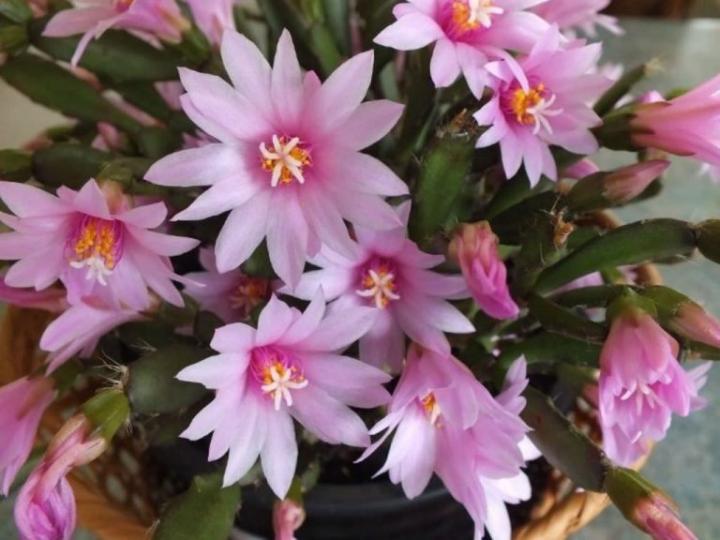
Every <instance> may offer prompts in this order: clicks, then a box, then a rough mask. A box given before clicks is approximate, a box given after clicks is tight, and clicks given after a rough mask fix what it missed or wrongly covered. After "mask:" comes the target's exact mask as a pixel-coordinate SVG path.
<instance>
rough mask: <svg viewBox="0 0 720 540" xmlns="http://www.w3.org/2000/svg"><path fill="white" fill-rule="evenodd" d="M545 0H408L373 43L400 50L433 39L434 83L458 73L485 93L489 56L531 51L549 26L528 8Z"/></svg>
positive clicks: (449, 80)
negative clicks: (486, 67)
mask: <svg viewBox="0 0 720 540" xmlns="http://www.w3.org/2000/svg"><path fill="white" fill-rule="evenodd" d="M544 1H545V0H410V1H408V2H403V3H400V4H398V5H396V6H395V8H394V10H393V13H394V15H395V17H396V18H397V21H396V22H394V23H393V24H391V25H390V26H388V27H387V28H386V29H385V30H383V31H382V32H380V34H378V36H377V37H376V38H375V43H378V44H379V45H384V46H386V47H392V48H394V49H398V50H401V51H411V50H415V49H420V48H422V47H425V46H427V45H430V44H431V43H435V49H434V51H433V56H432V61H431V62H430V75H431V77H432V80H433V82H434V83H435V86H437V87H444V86H450V85H451V84H452V83H453V82H454V81H455V79H457V78H458V76H459V75H460V73H462V74H463V75H464V76H465V79H466V80H467V82H468V84H469V85H470V89H471V90H472V91H473V92H474V93H475V94H476V95H477V96H480V95H481V94H482V89H483V87H484V86H485V83H486V78H487V77H486V73H485V70H484V66H485V64H486V63H487V62H488V59H497V58H499V57H501V58H506V57H508V56H509V54H508V53H507V52H506V51H519V52H528V51H529V50H530V49H531V48H532V46H533V45H534V44H535V42H536V41H538V40H539V39H540V37H541V36H542V35H543V34H544V33H545V31H546V30H547V29H548V28H549V25H548V23H547V22H545V21H544V20H543V19H541V18H540V17H538V16H537V15H535V14H534V13H532V12H531V11H528V8H531V7H532V6H535V5H537V4H541V3H542V2H544Z"/></svg>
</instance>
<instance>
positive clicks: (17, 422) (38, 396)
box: [0, 377, 55, 495]
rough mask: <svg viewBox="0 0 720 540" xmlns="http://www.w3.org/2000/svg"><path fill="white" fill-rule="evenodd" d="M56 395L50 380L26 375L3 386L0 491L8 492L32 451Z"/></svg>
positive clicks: (0, 401) (1, 396) (0, 394)
mask: <svg viewBox="0 0 720 540" xmlns="http://www.w3.org/2000/svg"><path fill="white" fill-rule="evenodd" d="M54 397H55V390H54V388H53V383H52V381H51V380H50V379H46V378H39V379H29V378H27V377H24V378H22V379H19V380H17V381H15V382H13V383H10V384H8V385H6V386H3V387H2V388H0V433H2V441H3V442H2V445H1V446H2V449H1V450H0V494H2V495H7V494H8V492H9V491H10V486H11V485H12V483H13V480H15V476H16V475H17V473H18V471H19V470H20V467H22V466H23V464H24V463H25V462H26V461H27V458H28V456H29V455H30V452H31V451H32V447H33V442H34V441H35V434H36V432H37V429H38V425H39V424H40V419H41V418H42V415H43V414H44V412H45V409H47V407H48V405H50V403H51V402H52V400H53V399H54Z"/></svg>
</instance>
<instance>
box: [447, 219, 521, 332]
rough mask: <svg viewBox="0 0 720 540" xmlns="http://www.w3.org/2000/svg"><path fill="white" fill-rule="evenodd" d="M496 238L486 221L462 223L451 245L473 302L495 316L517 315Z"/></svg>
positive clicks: (509, 317) (517, 311) (501, 317)
mask: <svg viewBox="0 0 720 540" xmlns="http://www.w3.org/2000/svg"><path fill="white" fill-rule="evenodd" d="M498 244H499V240H498V238H497V236H495V234H493V232H492V229H491V228H490V224H489V223H488V222H487V221H482V222H480V223H475V224H472V225H469V224H464V225H462V226H461V227H460V230H459V232H458V233H457V234H456V235H455V238H453V240H452V242H451V244H450V253H451V254H452V256H453V258H456V259H457V260H458V262H459V263H460V268H461V269H462V273H463V276H465V281H466V282H467V284H468V286H469V287H470V291H472V295H473V298H474V299H475V302H477V304H478V305H479V306H480V309H482V310H483V311H484V312H485V313H486V314H488V315H489V316H490V317H492V318H494V319H499V320H504V319H513V318H515V317H517V315H518V313H519V312H520V308H519V307H518V305H517V304H516V303H515V301H514V300H513V299H512V296H510V290H509V289H508V283H507V268H505V263H504V262H503V260H502V259H501V258H500V254H499V252H498Z"/></svg>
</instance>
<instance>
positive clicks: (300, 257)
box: [146, 31, 407, 284]
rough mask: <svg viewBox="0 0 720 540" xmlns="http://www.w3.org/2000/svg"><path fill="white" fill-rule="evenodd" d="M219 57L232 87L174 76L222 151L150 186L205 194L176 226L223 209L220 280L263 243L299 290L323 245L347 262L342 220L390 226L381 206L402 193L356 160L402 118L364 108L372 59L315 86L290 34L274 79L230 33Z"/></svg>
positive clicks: (208, 152)
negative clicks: (188, 188) (199, 190)
mask: <svg viewBox="0 0 720 540" xmlns="http://www.w3.org/2000/svg"><path fill="white" fill-rule="evenodd" d="M222 55H223V60H224V62H225V68H226V69H227V71H228V73H229V75H230V79H231V80H232V81H233V84H234V85H235V87H234V88H233V87H232V86H230V85H228V84H227V83H226V82H224V81H223V80H222V79H221V78H220V77H216V76H213V75H206V74H203V73H197V72H194V71H190V70H185V69H183V70H181V71H180V77H181V79H182V82H183V84H184V86H185V89H186V90H187V91H188V93H187V94H186V95H185V96H183V105H184V109H185V112H186V113H187V114H188V115H189V116H190V118H191V119H192V120H193V121H194V122H195V123H196V124H197V125H198V126H199V127H200V128H202V129H203V131H205V132H206V133H208V134H210V135H211V136H213V137H215V138H216V139H218V140H219V141H220V142H219V143H215V144H208V145H206V146H203V147H202V148H196V149H191V150H185V151H182V152H179V153H176V154H172V155H170V156H168V157H165V158H164V159H162V160H160V161H159V162H158V163H156V164H155V165H154V166H153V167H152V168H151V169H150V171H149V172H148V173H147V175H146V178H147V179H148V180H149V181H151V182H154V183H156V184H161V185H168V186H190V185H203V186H211V187H210V189H209V190H208V191H206V192H205V193H203V194H202V195H200V197H198V198H197V199H196V200H195V202H194V203H193V204H192V205H191V206H190V207H188V208H187V209H185V210H184V211H183V212H181V213H180V214H178V215H177V216H175V219H184V220H199V219H205V218H207V217H210V216H213V215H217V214H221V213H223V212H226V211H228V210H231V213H230V216H229V217H228V219H227V221H226V222H225V226H224V227H223V229H222V231H221V232H220V235H219V237H218V239H217V243H216V244H215V253H216V256H217V266H218V269H219V270H220V271H221V272H227V271H229V270H232V269H234V268H237V267H238V266H240V265H241V264H242V263H243V262H244V261H245V260H246V259H247V258H248V257H249V256H250V255H251V254H252V253H253V251H254V250H255V248H257V247H258V245H259V244H260V243H261V242H262V240H263V239H264V238H267V246H268V250H269V252H270V260H271V262H272V265H273V268H274V270H275V272H276V273H277V274H278V275H279V276H280V278H282V280H283V281H285V282H286V283H289V284H296V283H297V280H298V279H299V277H300V274H301V273H302V270H303V266H304V263H305V260H306V257H307V256H308V255H314V254H315V253H317V251H318V250H319V249H320V244H321V243H324V244H327V245H329V246H330V247H332V248H333V249H335V250H337V251H340V252H342V253H344V254H351V253H353V250H354V244H353V242H352V241H351V239H350V236H349V234H348V230H347V227H346V226H345V224H344V222H343V219H346V220H347V221H349V222H351V223H355V224H361V225H368V226H370V227H374V228H378V229H383V228H384V229H387V228H390V227H396V226H397V225H398V223H399V222H398V219H397V216H396V215H395V213H394V212H393V211H392V208H391V207H390V206H389V205H388V204H387V203H386V202H385V201H384V200H383V199H382V196H386V195H387V196H389V195H403V194H406V193H407V186H406V185H405V184H404V183H403V182H402V181H401V180H400V179H399V178H398V177H397V176H396V175H395V174H394V173H393V172H392V171H391V170H390V169H389V168H388V167H386V166H385V165H383V164H382V163H381V162H380V161H379V160H377V159H375V158H373V157H370V156H368V155H365V154H362V153H360V150H361V149H363V148H365V147H367V146H370V145H371V144H373V143H375V142H377V141H378V140H380V139H381V138H382V137H383V136H384V135H385V134H386V133H387V132H388V131H389V130H390V129H391V128H392V127H393V126H394V125H395V123H396V122H397V120H398V118H399V116H400V114H401V113H402V106H401V105H399V104H397V103H393V102H390V101H385V100H380V101H371V102H368V103H362V100H363V98H364V97H365V94H366V93H367V90H368V87H369V85H370V80H371V78H372V66H373V54H372V52H366V53H363V54H359V55H357V56H355V57H353V58H351V59H350V60H348V61H347V62H345V63H344V64H342V65H341V66H340V67H339V68H338V69H337V70H335V72H334V73H333V74H332V75H331V76H330V78H329V79H328V80H327V81H326V82H325V83H324V84H322V85H321V84H320V81H319V80H318V77H317V76H316V75H315V74H314V73H312V72H309V73H307V74H303V72H302V70H301V68H300V65H299V64H298V59H297V56H296V54H295V48H294V46H293V43H292V40H291V38H290V34H289V33H288V32H287V31H286V32H283V34H282V36H281V37H280V41H279V42H278V46H277V53H276V55H275V62H274V66H273V67H272V68H271V67H270V66H269V65H268V63H267V61H266V60H265V59H264V58H263V56H262V53H261V52H260V51H259V50H258V48H257V47H256V46H255V45H254V44H253V43H252V42H251V41H249V40H248V39H247V38H245V37H243V36H241V35H240V34H238V33H236V32H232V31H227V32H225V34H224V37H223V45H222Z"/></svg>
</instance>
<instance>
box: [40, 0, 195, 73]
mask: <svg viewBox="0 0 720 540" xmlns="http://www.w3.org/2000/svg"><path fill="white" fill-rule="evenodd" d="M71 1H72V3H73V4H74V5H75V6H76V7H74V8H72V9H66V10H63V11H60V12H59V13H58V14H57V15H55V16H54V17H53V18H52V19H50V22H48V24H47V26H46V27H45V31H44V32H43V35H44V36H48V37H67V36H75V35H77V34H83V37H82V39H81V40H80V43H78V46H77V49H75V54H74V55H73V57H72V61H71V63H72V65H73V66H76V65H77V64H78V62H79V61H80V58H81V57H82V55H83V53H84V52H85V49H86V48H87V46H88V44H89V43H90V41H91V40H93V39H97V38H99V37H100V36H102V35H103V34H104V33H105V32H106V31H107V30H109V29H110V28H119V29H123V30H128V31H130V32H132V33H133V34H135V35H137V36H139V37H141V38H143V39H145V40H146V41H149V42H151V43H157V40H158V39H160V40H162V41H167V42H169V43H179V42H180V41H181V40H182V33H183V32H184V31H186V30H187V29H188V28H189V23H188V21H187V20H186V19H185V18H184V17H183V15H182V12H181V11H180V8H179V7H178V5H177V3H176V2H175V0H71Z"/></svg>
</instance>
